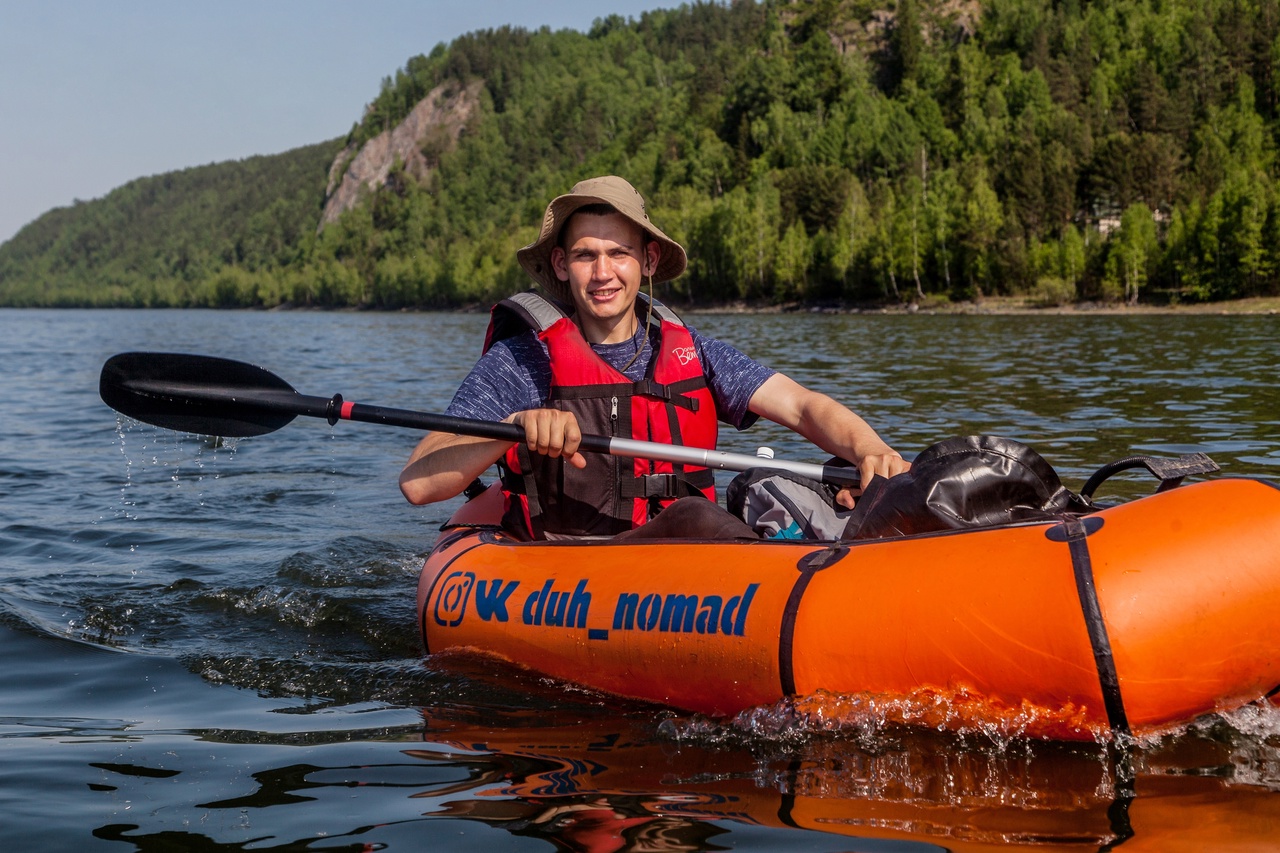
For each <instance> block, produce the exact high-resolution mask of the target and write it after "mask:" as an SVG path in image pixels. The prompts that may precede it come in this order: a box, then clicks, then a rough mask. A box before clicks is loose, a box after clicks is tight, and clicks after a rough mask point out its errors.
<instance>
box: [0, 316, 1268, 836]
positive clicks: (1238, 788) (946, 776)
mask: <svg viewBox="0 0 1280 853" xmlns="http://www.w3.org/2000/svg"><path fill="white" fill-rule="evenodd" d="M689 319H690V321H691V322H692V323H693V324H694V325H695V326H697V327H698V328H699V329H701V330H702V331H704V332H707V333H711V334H715V335H718V336H720V337H723V338H725V339H727V340H729V341H731V342H734V343H737V344H738V345H739V346H741V347H742V348H743V349H746V350H748V351H750V352H751V353H752V354H754V355H756V356H757V357H758V358H760V359H761V360H763V361H765V362H767V363H770V364H772V365H774V366H776V367H778V368H780V369H782V370H784V371H786V372H787V373H789V374H790V375H792V376H793V377H794V378H796V379H798V380H800V381H801V382H804V383H806V384H808V385H810V386H812V387H814V388H817V389H819V390H822V391H825V392H827V393H829V394H831V395H833V396H835V397H837V398H838V399H840V400H842V401H844V402H846V403H848V404H850V405H851V406H852V407H853V408H855V409H856V410H858V411H860V412H862V413H863V414H864V415H865V416H866V417H867V418H868V419H869V420H870V421H871V422H872V423H873V424H874V425H875V426H876V427H877V428H878V429H879V430H880V431H881V433H882V434H883V435H884V436H885V437H886V438H888V439H889V440H890V441H891V442H892V443H893V444H894V446H895V447H897V448H898V449H899V450H901V451H902V452H903V453H904V454H905V455H907V456H911V455H914V454H915V453H917V452H919V451H920V450H922V449H923V448H924V447H926V446H928V445H929V444H932V443H933V442H935V441H938V440H941V439H943V438H947V437H950V436H954V435H960V434H968V433H979V432H984V433H993V434H1001V435H1007V436H1010V437H1013V438H1017V439H1020V440H1022V441H1025V442H1027V443H1029V444H1031V445H1032V446H1033V447H1035V448H1036V449H1038V450H1039V451H1040V452H1041V453H1042V454H1044V455H1045V456H1046V457H1047V458H1048V459H1049V461H1050V462H1052V463H1053V464H1054V465H1055V467H1057V469H1058V471H1059V472H1060V474H1061V475H1062V476H1063V479H1064V481H1065V482H1066V484H1067V485H1068V487H1070V488H1079V486H1080V485H1081V483H1082V482H1083V480H1084V479H1085V478H1086V477H1087V476H1088V474H1089V473H1091V472H1092V471H1093V470H1094V469H1095V468H1096V467H1098V466H1099V465H1101V464H1102V463H1104V462H1107V461H1110V460H1111V459H1114V458H1118V457H1122V456H1126V455H1129V454H1131V453H1134V452H1144V453H1152V454H1164V455H1176V454H1181V453H1186V452H1190V451H1203V452H1205V453H1208V454H1210V455H1211V456H1212V457H1213V458H1214V459H1215V460H1216V461H1217V462H1218V463H1219V464H1221V465H1222V467H1223V469H1224V471H1225V472H1226V473H1228V474H1241V475H1255V476H1263V477H1268V478H1271V479H1280V390H1278V389H1277V384H1278V383H1277V367H1278V366H1280V344H1278V339H1280V334H1278V333H1280V318H1278V317H1270V316H1248V317H1225V316H1100V315H1098V316H1095V315H1086V316H1044V317H1041V316H1029V317H1028V316H1016V317H996V316H885V315H857V316H827V315H785V316H776V315H771V316H739V315H702V316H693V317H691V318H689ZM484 325H485V318H484V317H482V316H478V315H452V314H394V315H393V314H373V313H332V314H328V313H216V312H184V311H156V312H135V311H102V312H87V311H65V312H52V311H0V353H2V354H3V372H2V373H0V377H2V378H0V387H2V388H3V390H4V397H5V405H4V407H3V408H2V409H0V435H3V441H2V443H0V489H2V492H0V567H2V569H3V571H0V652H2V656H0V742H2V743H3V753H2V754H3V759H2V760H0V839H3V840H4V841H5V842H7V843H8V846H9V847H10V848H11V849H15V850H23V851H41V850H58V851H61V850H72V849H75V850H97V849H101V850H128V849H136V850H147V851H161V850H163V851H173V850H206V851H220V850H227V851H230V850H237V851H239V850H271V851H285V850H288V851H293V850H344V851H368V850H382V849H391V850H441V851H447V853H461V851H471V850H480V849H483V850H486V851H491V850H572V851H613V850H726V849H732V850H767V851H784V850H785V851H791V850H806V851H849V850H857V851H925V850H943V849H947V850H955V851H989V850H1018V849H1024V848H1025V849H1034V850H1055V851H1057V850H1062V851H1068V850H1070V851H1084V850H1098V849H1103V848H1108V849H1109V848H1110V847H1112V846H1116V845H1119V844H1123V849H1124V850H1203V849H1219V850H1245V849H1248V850H1260V849H1272V848H1275V847H1276V846H1278V845H1280V712H1275V711H1272V710H1269V709H1267V710H1263V709H1258V708H1249V709H1245V710H1244V711H1241V712H1239V713H1236V714H1233V715H1231V716H1230V717H1228V718H1225V719H1222V718H1212V719H1207V720H1204V721H1202V722H1200V723H1197V724H1196V725H1195V726H1193V727H1191V728H1190V729H1188V730H1187V731H1185V732H1182V733H1180V734H1178V735H1176V736H1169V737H1166V738H1162V739H1160V740H1158V741H1154V742H1151V743H1145V744H1141V745H1139V746H1138V747H1136V748H1135V749H1134V750H1133V751H1132V752H1131V753H1129V754H1128V755H1127V756H1118V755H1116V754H1113V753H1112V751H1110V750H1108V749H1107V748H1105V747H1104V746H1100V745H1099V746H1094V745H1074V746H1068V745H1062V744H1049V743H1038V742H1023V741H1018V740H1010V739H1008V738H1005V737H1002V736H1001V735H1000V733H998V732H995V733H992V732H986V733H983V732H962V733H959V734H942V733H937V732H921V731H904V730H900V729H897V730H895V729H892V728H888V727H886V726H882V725H877V724H876V722H875V721H874V720H865V719H863V720H860V721H858V723H857V724H856V725H851V726H846V727H841V728H838V730H837V731H834V732H830V731H812V730H809V731H805V730H802V729H797V728H796V727H794V726H792V725H789V720H788V717H787V714H786V711H785V708H782V707H779V708H764V709H759V710H758V711H756V712H754V713H751V714H747V715H744V716H743V717H741V718H739V719H738V720H736V721H718V722H712V721H705V720H697V719H690V718H688V717H686V716H682V715H679V714H675V713H672V712H665V711H658V712H655V710H654V709H652V708H645V707H630V706H624V705H620V704H619V703H617V702H614V701H610V700H604V699H602V698H601V697H599V696H595V695H592V694H589V693H586V692H583V691H580V690H576V689H572V688H567V687H566V686H564V685H556V684H550V683H547V682H545V681H543V680H542V679H539V678H538V677H536V676H534V675H531V674H517V673H512V672H502V671H499V670H498V669H496V668H495V667H494V666H493V665H491V664H484V663H481V662H477V661H468V660H465V659H458V660H434V659H426V660H424V659H423V657H422V654H421V648H420V646H419V641H418V639H417V635H416V633H415V626H414V594H415V586H416V581H417V573H418V570H419V568H420V566H421V563H422V560H423V557H424V556H425V554H426V553H427V551H428V550H429V548H430V546H431V544H432V541H433V539H434V537H435V535H436V532H437V529H438V527H439V525H440V524H441V522H443V521H444V520H445V518H446V517H447V516H448V514H449V512H450V511H451V510H452V508H453V505H452V504H451V505H441V506H434V507H427V508H414V507H410V506H408V505H407V504H405V503H404V502H403V500H402V498H401V497H400V495H399V492H398V490H397V488H396V475H397V474H398V472H399V469H400V466H401V464H402V463H403V461H404V459H405V458H406V456H407V455H408V453H409V451H410V449H411V448H412V446H413V444H414V443H415V442H416V440H417V438H418V436H417V435H414V434H411V433H409V432H407V431H404V430H397V429H393V428H388V427H378V426H370V425H360V424H350V423H342V424H339V425H338V426H337V427H332V428H331V427H330V426H329V425H328V424H326V423H324V422H323V421H320V420H310V421H308V420H305V419H304V420H299V421H296V422H295V423H293V424H291V425H289V426H288V427H286V428H284V429H283V430H281V431H279V432H276V433H273V434H271V435H268V436H262V437H257V438H253V439H243V440H240V441H238V442H231V443H220V442H215V441H211V440H208V439H203V438H197V437H194V436H190V435H181V434H176V433H171V432H166V431H163V430H158V429H154V428H151V427H146V426H142V425H139V424H136V423H131V422H124V421H121V420H118V419H117V416H116V414H115V413H114V412H112V411H111V410H110V409H108V408H107V407H106V406H105V405H104V404H103V403H102V402H101V401H100V400H99V398H98V394H97V382H98V372H99V370H100V368H101V366H102V363H103V362H104V361H105V360H106V359H107V358H108V357H109V356H111V355H112V354H114V353H116V352H120V351H124V350H163V351H181V352H195V353H202V354H207V355H219V356H225V357H230V358H235V359H240V360H244V361H249V362H252V363H255V364H259V365H261V366H263V367H266V368H267V369H269V370H271V371H273V372H275V373H277V374H278V375H280V376H282V377H283V378H284V379H286V380H287V381H288V382H290V384H292V385H293V386H294V387H295V388H297V389H298V390H299V391H301V392H302V393H304V394H313V395H320V396H329V395H331V394H333V393H337V392H340V393H342V394H343V395H344V397H345V398H346V399H348V400H354V401H357V402H363V403H372V404H379V405H386V406H395V407H400V408H411V409H420V410H425V411H441V410H443V408H444V407H445V406H446V405H447V404H448V401H449V399H450V396H451V394H452V391H453V389H454V388H455V387H456V385H457V384H458V382H459V381H460V380H461V378H462V377H463V375H464V374H465V373H466V371H467V370H468V369H469V367H470V365H471V363H472V361H473V360H474V357H475V355H476V354H477V351H478V348H479V344H480V339H481V336H482V334H483V330H484ZM762 444H767V445H770V446H772V447H774V449H775V451H776V453H777V455H778V456H779V457H787V458H795V459H805V460H811V461H820V460H821V459H822V458H823V455H822V454H821V453H819V452H818V451H816V450H815V449H814V448H811V447H807V446H805V445H804V444H803V442H799V441H796V440H794V439H793V438H790V437H788V436H787V435H785V434H784V433H783V432H782V431H781V430H778V429H777V428H772V427H770V426H765V425H761V426H758V427H757V428H755V429H753V430H751V431H750V432H749V433H746V434H741V435H739V434H733V433H730V434H728V435H725V436H724V437H723V440H722V446H723V447H724V448H725V449H729V450H737V451H741V452H752V451H754V450H755V448H756V447H757V446H758V445H762ZM1151 486H1152V483H1151V482H1150V481H1149V480H1143V479H1142V478H1141V477H1139V476H1136V475H1135V476H1129V475H1122V476H1121V477H1119V478H1117V479H1116V480H1112V481H1110V482H1109V483H1108V485H1107V491H1108V495H1107V496H1110V497H1117V498H1129V497H1134V496H1137V495H1139V494H1144V493H1146V492H1148V491H1149V490H1150V489H1151Z"/></svg>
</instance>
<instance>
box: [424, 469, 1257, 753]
mask: <svg viewBox="0 0 1280 853" xmlns="http://www.w3.org/2000/svg"><path fill="white" fill-rule="evenodd" d="M895 479H896V478H895ZM1165 485H1166V486H1167V485H1170V483H1166V484H1165ZM501 513H502V496H501V493H500V492H499V491H497V489H496V487H494V488H491V489H490V490H489V491H487V492H485V493H483V494H482V495H481V496H480V497H477V498H475V499H473V500H471V501H469V502H468V503H466V504H464V505H463V506H462V507H461V508H460V509H459V510H458V512H457V513H456V514H455V515H454V517H453V518H452V519H451V520H450V522H449V523H448V524H447V525H446V526H445V528H444V531H443V532H442V534H441V536H440V538H439V540H438V542H437V543H436V545H435V548H434V550H433V551H432V553H431V554H430V556H429V557H428V559H427V561H426V565H425V566H424V568H423V571H422V575H421V580H420V583H419V590H418V616H419V625H420V628H421V632H422V637H423V641H424V643H425V646H426V649H427V651H428V652H429V653H434V652H439V651H443V650H447V649H466V650H475V651H479V652H482V653H486V654H489V655H493V656H497V657H499V658H502V659H505V660H508V661H511V662H514V663H516V664H518V665H523V666H526V667H529V668H532V669H534V670H537V671H539V672H541V673H544V674H546V675H549V676H552V677H554V678H558V679H563V680H566V681H570V682H575V683H578V684H582V685H585V686H587V687H590V688H593V689H596V690H599V691H604V692H607V693H612V694H617V695H619V696H623V697H627V698H630V699H638V700H643V701H648V702H654V703H660V704H663V705H666V706H670V707H673V708H677V709H683V710H685V711H692V712H698V713H702V714H707V715H712V716H716V717H721V716H730V715H733V714H736V713H738V712H741V711H743V710H744V709H749V708H752V707H755V706H760V705H770V704H774V703H777V702H779V701H780V700H783V699H787V700H788V701H791V702H794V703H795V707H796V710H797V711H798V712H801V713H814V714H823V713H831V712H833V710H834V709H838V708H848V707H849V706H850V705H851V704H853V705H857V706H859V707H862V708H864V709H872V710H873V712H874V713H875V714H877V715H878V717H879V718H880V719H882V720H884V721H885V722H891V723H894V722H901V723H907V724H918V725H926V726H930V727H934V728H940V729H958V730H964V729H967V728H971V727H983V726H992V725H994V726H998V727H999V730H1000V731H1001V732H1003V733H1005V734H1013V735H1018V736H1028V737H1043V738H1053V739H1064V740H1085V739H1097V738H1104V739H1105V738H1110V737H1114V736H1128V735H1137V736H1141V735H1146V734H1152V733H1159V732H1162V731H1166V730H1170V729H1174V728H1177V727H1180V726H1182V725H1185V724H1186V723H1188V722H1190V721H1192V720H1194V719H1196V718H1197V717H1200V716H1202V715H1205V714H1210V713H1215V712H1225V711H1228V710H1232V709H1235V708H1238V707H1241V706H1243V705H1245V704H1248V703H1251V702H1254V701H1258V700H1260V699H1262V698H1264V697H1266V696H1268V695H1269V694H1274V693H1275V692H1276V691H1277V686H1278V685H1280V632H1278V631H1276V630H1275V628H1274V625H1273V621H1274V619H1275V614H1276V613H1278V612H1280V488H1278V487H1277V486H1276V485H1275V484H1273V483H1270V482H1268V481H1264V480H1258V479H1245V478H1222V479H1214V480H1207V481H1202V482H1196V483H1192V484H1189V485H1181V486H1177V487H1175V488H1164V489H1162V490H1161V491H1159V492H1157V493H1156V494H1152V495H1150V496H1147V497H1142V498H1138V499H1136V500H1132V501H1130V502H1127V503H1122V504H1119V505H1115V506H1109V507H1094V508H1092V509H1091V510H1087V511H1082V512H1061V513H1057V514H1052V515H1050V516H1049V517H1045V518H1039V519H1034V520H1025V519H1024V520H1018V521H1013V522H1011V523H1007V524H1000V525H996V526H990V525H987V526H983V527H979V528H973V529H955V530H939V531H933V532H927V533H918V534H913V535H888V536H885V537H883V538H876V539H867V540H852V541H839V540H835V541H797V540H775V541H768V540H759V541H744V540H733V541H700V540H690V539H684V540H644V539H632V540H623V541H613V540H589V541H539V542H523V541H517V540H516V539H515V538H513V537H512V536H510V535H508V534H507V533H505V532H503V531H502V530H501V529H500V528H499V527H498V526H497V522H498V519H499V518H500V517H501Z"/></svg>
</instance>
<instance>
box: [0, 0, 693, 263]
mask: <svg viewBox="0 0 1280 853" xmlns="http://www.w3.org/2000/svg"><path fill="white" fill-rule="evenodd" d="M679 5H680V0H419V2H410V0H359V2H356V1H355V0H343V1H342V2H339V0H213V2H196V0H191V1H190V2H188V0H119V2H116V0H29V2H21V0H0V243H2V242H4V241H5V240H8V239H9V238H10V237H12V236H13V235H14V234H15V233H17V231H18V230H19V229H20V228H22V226H23V225H25V224H27V223H28V222H30V221H32V220H33V219H35V218H37V217H38V216H40V215H41V214H42V213H44V212H45V211H47V210H49V209H51V208H54V207H62V206H65V205H69V204H71V203H72V202H73V201H74V200H76V199H81V200H85V201H87V200H89V199H94V198H99V197H101V196H103V195H105V194H106V193H107V192H109V191H110V190H112V189H114V188H115V187H118V186H120V185H121V184H124V183H127V182H128V181H130V180H133V179H134V178H139V177H143V176H146V175H155V174H159V173H161V172H168V171H172V170H174V169H181V168H185V167H188V166H198V165H203V164H206V163H214V162H220V161H223V160H236V159H240V158H242V157H249V156H252V155H254V154H275V153H278V152H281V151H287V150H289V149H290V148H296V147H298V146H300V145H307V144H310V143H312V142H321V141H323V140H325V139H331V138H333V137H336V136H340V135H342V134H344V133H346V132H347V131H348V130H350V129H351V125H352V124H353V123H355V122H356V121H357V120H358V119H359V118H360V115H361V113H362V111H363V109H364V106H365V104H367V103H368V102H369V101H370V100H372V99H373V98H374V97H375V96H376V95H377V94H378V88H379V86H380V84H381V82H382V79H383V78H384V77H388V76H391V75H393V74H394V73H395V72H396V70H397V69H399V68H402V67H403V66H404V63H405V61H406V60H408V59H409V57H411V56H414V55H416V54H419V53H427V52H429V51H430V50H431V48H433V47H434V46H435V45H436V44H438V43H440V42H446V43H447V42H449V41H452V40H453V39H454V38H455V37H457V36H459V35H462V34H463V33H467V32H471V31H473V30H477V29H486V28H489V27H498V26H502V25H503V24H513V25H517V26H522V27H528V28H531V29H536V28H538V27H541V26H549V27H551V28H552V29H562V28H570V29H577V30H584V31H585V30H587V29H589V28H590V26H591V22H592V21H593V20H595V19H596V18H599V17H603V16H606V15H610V14H619V15H622V16H623V17H638V16H639V14H640V13H641V12H643V11H645V10H648V9H658V8H671V7H675V6H679Z"/></svg>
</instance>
